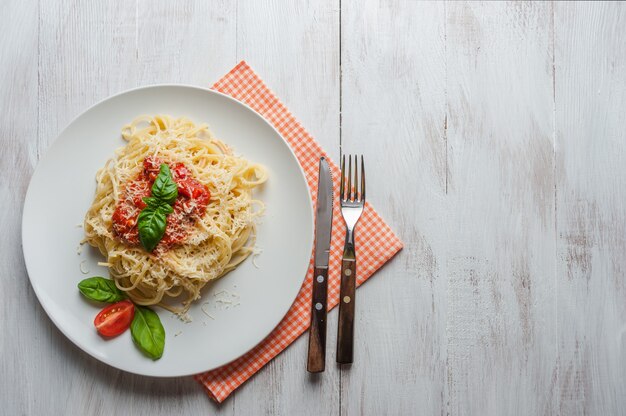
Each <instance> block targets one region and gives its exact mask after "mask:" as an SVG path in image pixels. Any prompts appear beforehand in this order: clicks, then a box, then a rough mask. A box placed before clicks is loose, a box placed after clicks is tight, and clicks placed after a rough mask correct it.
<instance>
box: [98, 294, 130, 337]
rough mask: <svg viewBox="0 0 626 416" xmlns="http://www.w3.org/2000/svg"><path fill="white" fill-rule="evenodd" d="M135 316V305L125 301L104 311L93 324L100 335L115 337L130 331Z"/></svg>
mask: <svg viewBox="0 0 626 416" xmlns="http://www.w3.org/2000/svg"><path fill="white" fill-rule="evenodd" d="M134 316H135V305H133V303H132V302H131V301H129V300H123V301H121V302H117V303H114V304H113V305H109V306H107V307H106V308H104V309H102V310H101V311H100V313H99V314H98V315H97V316H96V319H94V321H93V324H94V325H95V326H96V329H97V330H98V332H99V333H100V335H104V336H105V337H115V336H118V335H119V334H121V333H122V332H124V331H126V330H127V329H128V327H129V326H130V323H131V322H132V321H133V317H134Z"/></svg>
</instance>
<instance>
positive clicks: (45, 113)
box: [0, 0, 626, 416]
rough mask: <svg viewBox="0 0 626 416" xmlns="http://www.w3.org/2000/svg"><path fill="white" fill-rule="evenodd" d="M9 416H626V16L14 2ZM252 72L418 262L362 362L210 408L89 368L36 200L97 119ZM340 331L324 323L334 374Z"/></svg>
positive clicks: (3, 258) (372, 321) (395, 4)
mask: <svg viewBox="0 0 626 416" xmlns="http://www.w3.org/2000/svg"><path fill="white" fill-rule="evenodd" d="M2 16H3V19H2V21H3V23H2V25H0V62H1V65H0V105H1V112H0V140H1V146H0V152H1V155H2V156H1V159H0V178H1V179H0V191H1V199H0V201H1V202H0V226H1V230H0V231H1V234H2V236H1V238H0V270H1V272H0V279H1V285H0V288H1V290H0V314H1V315H0V403H1V404H0V414H2V415H114V414H134V415H150V416H155V415H188V414H229V415H230V414H242V415H248V414H268V415H316V416H318V415H326V414H346V415H355V414H368V415H387V414H389V415H408V414H424V415H435V414H437V415H440V414H441V415H446V414H449V415H543V414H561V415H578V414H580V415H582V414H586V415H587V414H588V415H617V414H626V199H625V198H626V4H620V3H593V4H591V3H587V4H585V3H577V4H571V3H554V4H553V3H484V4H483V3H465V2H450V3H420V2H414V1H402V0H398V1H369V0H368V1H357V0H340V1H338V0H332V1H331V0H324V1H319V0H316V1H308V2H294V1H290V0H284V1H265V2H258V1H255V2H252V1H239V2H233V1H229V0H220V1H210V2H209V1H201V0H198V1H179V2H172V1H154V0H135V1H130V0H126V1H119V2H113V1H73V0H63V1H47V0H46V1H44V0H39V1H34V0H8V1H7V0H5V1H3V2H2ZM241 59H246V60H247V61H248V62H249V63H250V65H252V67H253V68H255V69H256V70H257V72H258V73H259V74H260V75H261V76H262V77H263V78H264V79H265V80H266V82H267V83H268V85H269V86H270V87H271V88H273V89H274V91H275V92H276V93H277V94H278V95H279V97H281V98H282V99H283V101H284V102H285V103H286V104H287V105H288V106H289V107H290V109H291V110H292V111H293V112H294V113H295V114H296V116H297V117H298V118H299V119H300V120H301V121H302V123H303V124H304V125H305V126H306V127H307V129H308V130H309V131H311V132H312V133H313V134H314V135H315V136H316V137H317V139H318V140H319V141H320V142H322V143H323V145H324V146H325V147H326V148H327V149H328V150H329V151H330V153H331V155H334V156H335V157H337V156H338V154H339V144H340V143H342V145H343V148H344V150H345V151H347V152H362V153H364V154H365V155H366V158H367V160H368V162H369V168H368V181H369V183H368V196H369V199H370V200H371V201H372V202H373V204H374V205H375V206H376V207H377V208H378V209H379V211H380V213H381V214H382V215H383V216H384V217H385V218H386V219H387V220H388V222H389V223H390V224H391V225H392V227H393V228H394V229H395V230H397V232H398V233H399V235H400V236H401V238H402V239H403V240H404V242H405V244H406V247H405V249H404V250H403V251H402V252H401V253H400V254H399V255H398V256H397V257H396V258H395V259H394V260H393V261H392V262H391V263H389V264H388V265H387V266H385V267H384V268H383V269H382V270H381V271H380V272H379V273H378V275H377V276H375V277H374V278H373V279H371V280H370V281H369V282H368V283H367V284H366V285H365V286H364V287H363V288H361V289H360V290H359V293H358V302H359V306H358V322H357V343H356V354H357V358H356V363H355V364H354V365H353V366H352V368H349V369H341V370H340V369H338V368H337V367H336V366H335V365H330V366H329V368H328V370H327V371H326V372H325V374H324V375H323V377H320V378H318V379H313V378H311V377H309V376H308V374H307V373H306V371H305V356H306V339H305V338H302V339H300V340H298V342H296V343H295V344H294V345H293V346H292V347H290V348H289V349H288V350H287V351H285V352H284V353H283V354H281V355H280V356H279V357H278V358H277V359H276V360H274V361H273V362H272V363H270V364H269V365H268V366H267V367H266V368H264V369H263V370H262V371H260V372H259V373H258V374H257V375H256V376H255V377H254V378H253V379H251V380H250V381H249V382H248V383H246V384H245V385H244V386H242V387H241V388H240V389H239V390H238V391H236V392H235V393H234V394H233V395H232V396H231V397H230V398H229V399H227V400H226V402H224V403H223V404H222V405H221V406H218V405H216V404H214V403H213V402H211V401H210V400H209V399H208V397H207V396H206V395H205V393H204V392H203V391H202V389H201V388H200V386H199V385H197V384H196V383H195V382H194V381H193V380H192V379H190V378H182V379H151V378H145V377H139V376H134V375H130V374H126V373H123V372H121V371H117V370H115V369H113V368H109V367H108V366H106V365H104V364H100V363H99V362H97V361H96V360H94V359H92V358H91V357H89V356H88V355H87V354H85V353H83V352H82V351H80V350H79V349H78V348H77V347H75V346H74V345H73V344H72V343H71V342H70V341H68V340H67V339H66V338H65V337H64V336H63V335H62V334H61V333H60V332H59V331H58V330H57V329H56V327H55V326H54V325H53V324H52V322H51V321H50V320H49V319H48V317H47V316H46V314H45V313H44V311H43V309H42V308H41V306H40V305H39V303H38V301H37V299H36V297H35V295H34V292H33V290H32V288H31V286H30V283H29V281H28V278H27V275H26V271H25V268H24V261H23V257H22V252H21V246H20V241H21V235H20V220H21V211H22V204H23V199H24V194H25V191H26V188H27V185H28V181H29V179H30V176H31V174H32V172H33V169H34V168H35V166H36V164H37V160H38V159H39V157H40V156H41V154H42V153H43V152H44V151H45V150H46V148H47V147H48V146H49V145H50V143H51V142H52V140H54V138H55V137H56V135H57V134H58V133H59V131H60V130H61V129H62V128H63V127H64V126H65V125H66V124H67V123H68V122H69V121H70V120H72V119H73V118H74V117H75V116H76V115H77V114H79V113H80V112H82V111H83V110H84V109H85V108H86V107H88V106H90V105H91V104H94V103H95V102H97V101H99V100H101V99H103V98H105V97H107V96H109V95H111V94H114V93H117V92H120V91H123V90H125V89H128V88H132V87H136V86H139V85H146V84H154V83H188V84H195V85H203V86H209V85H211V84H212V83H213V82H214V81H215V80H217V79H218V78H219V77H220V76H222V75H223V74H224V73H226V72H227V71H228V70H230V69H231V67H233V66H234V65H235V64H236V63H237V62H238V61H239V60H241ZM336 322H337V314H336V312H333V313H331V314H330V318H329V328H330V329H329V334H328V335H329V340H328V345H329V346H331V348H330V352H329V357H328V358H329V362H331V363H332V362H333V360H334V350H333V348H334V345H335V344H336V342H335V341H336V339H335V337H336V335H335V329H336Z"/></svg>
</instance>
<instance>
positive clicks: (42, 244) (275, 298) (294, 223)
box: [22, 85, 313, 377]
mask: <svg viewBox="0 0 626 416" xmlns="http://www.w3.org/2000/svg"><path fill="white" fill-rule="evenodd" d="M140 114H170V115H172V116H186V117H189V118H191V119H192V120H194V121H195V122H197V123H200V122H206V123H208V124H209V128H210V130H211V131H212V132H213V133H214V134H215V135H216V137H218V138H220V139H222V140H223V141H225V142H226V143H228V144H229V145H231V146H232V147H233V148H234V149H235V151H236V152H237V153H238V154H241V155H242V156H243V157H246V158H248V159H250V160H252V161H255V162H258V163H262V164H263V165H265V166H266V167H267V169H268V170H269V180H268V182H267V183H266V184H264V185H263V187H262V189H261V190H260V191H259V192H257V193H256V194H255V197H256V198H259V199H261V200H263V201H264V202H265V204H266V214H265V216H264V217H263V218H262V220H261V224H260V225H259V227H258V238H257V246H258V247H259V248H260V249H261V250H262V253H261V254H260V255H259V256H258V257H257V258H256V259H255V261H254V263H256V266H255V265H254V264H253V261H252V258H248V260H246V261H245V262H244V263H243V264H242V265H240V266H239V267H238V268H237V269H236V270H235V271H233V272H232V273H230V274H229V275H227V276H226V277H224V278H223V279H219V280H218V281H217V282H215V283H213V284H212V285H210V286H207V287H205V289H204V291H203V296H202V299H201V300H199V301H197V302H196V303H195V304H194V306H192V308H191V309H190V312H189V314H190V315H191V317H192V318H193V321H192V322H190V323H184V322H182V321H180V320H179V319H177V318H176V317H174V316H173V315H172V314H171V313H169V312H167V311H164V310H158V313H159V315H160V317H161V321H162V322H163V325H164V327H165V331H166V342H165V352H164V354H163V357H162V358H161V359H160V360H157V361H152V360H151V359H149V358H146V357H145V356H144V355H142V354H141V352H140V351H139V350H138V349H137V348H136V347H135V346H134V345H133V343H132V340H131V337H130V331H126V332H125V333H124V334H122V335H120V336H118V337H117V338H115V339H112V340H106V341H105V340H103V339H102V338H101V337H100V336H98V334H97V333H96V331H95V328H94V326H93V319H94V317H95V315H96V314H97V313H98V312H99V310H100V309H99V308H98V307H96V306H94V305H93V304H91V303H89V302H87V301H85V299H83V298H82V297H81V295H80V294H79V292H78V289H77V288H76V285H77V283H78V282H79V281H80V280H82V279H84V278H86V277H90V276H96V275H100V276H106V277H108V270H107V268H105V267H99V266H98V265H97V262H98V261H102V257H101V256H100V254H99V253H98V252H97V250H95V249H92V248H91V247H89V246H88V245H84V246H83V249H82V253H81V254H78V253H77V247H78V245H79V242H80V241H81V240H82V239H83V229H82V227H81V226H79V224H82V222H83V218H84V215H85V212H86V211H87V209H88V207H89V206H90V205H91V202H92V200H93V196H94V192H95V184H96V182H95V174H96V171H97V170H98V169H100V168H101V167H102V166H103V165H104V163H105V162H106V161H107V160H108V159H109V158H111V157H112V156H113V151H114V150H115V149H116V148H118V147H120V146H122V145H124V141H123V140H122V138H121V136H120V129H121V127H122V126H123V125H124V124H126V123H128V122H129V121H131V120H132V119H133V118H134V117H136V116H138V115H140ZM22 238H23V248H24V258H25V260H26V266H27V269H28V274H29V276H30V281H31V284H32V285H33V288H34V290H35V293H36V294H37V297H38V298H39V301H40V302H41V304H42V306H43V308H44V309H45V310H46V312H47V313H48V316H49V317H50V318H51V319H52V321H53V322H54V323H55V324H56V326H57V327H58V328H59V329H60V330H61V331H62V332H63V333H64V334H65V335H66V336H67V337H68V338H69V339H70V340H71V341H72V342H74V343H75V344H76V345H78V346H79V347H80V348H81V349H83V350H84V351H86V352H87V353H89V354H90V355H92V356H93V357H95V358H97V359H98V360H100V361H103V362H105V363H107V364H109V365H112V366H114V367H117V368H119V369H122V370H125V371H129V372H132V373H136V374H142V375H149V376H163V377H173V376H183V375H190V374H195V373H200V372H203V371H208V370H211V369H214V368H217V367H220V366H222V365H224V364H226V363H228V362H230V361H232V360H234V359H236V358H237V357H239V356H241V355H243V354H244V353H246V352H247V351H249V350H250V349H252V348H253V347H254V346H255V345H256V344H258V343H259V342H260V341H261V340H262V339H263V338H265V337H266V336H267V335H268V334H269V333H270V332H271V331H272V329H273V328H274V327H275V326H276V325H277V324H278V323H279V322H280V320H281V319H282V318H283V316H284V315H285V314H286V313H287V311H288V310H289V307H290V306H291V304H292V303H293V301H294V300H295V298H296V295H297V294H298V291H299V289H300V286H301V285H302V282H303V279H304V277H305V275H306V272H307V268H308V265H309V260H310V256H311V252H312V244H313V209H312V206H311V198H310V195H309V191H308V187H307V183H306V180H305V177H304V173H303V171H302V169H301V167H300V165H299V164H298V162H297V160H296V157H295V156H294V154H293V152H292V151H291V149H290V148H289V146H288V145H287V143H286V142H285V141H284V140H283V138H282V137H281V136H280V134H279V133H278V132H277V131H276V130H275V129H274V128H273V127H272V126H271V125H270V124H268V123H267V122H266V121H265V120H264V119H263V118H262V117H261V116H260V115H259V114H257V113H256V112H254V111H253V110H251V109H250V108H249V107H247V106H246V105H244V104H242V103H240V102H238V101H236V100H234V99H232V98H230V97H228V96H226V95H223V94H220V93H217V92H214V91H211V90H207V89H203V88H197V87H190V86H180V85H163V86H150V87H145V88H139V89H135V90H131V91H127V92H124V93H122V94H119V95H115V96H113V97H110V98H108V99H106V100H104V101H102V102H100V103H98V104H96V105H95V106H93V107H91V108H90V109H88V110H87V111H85V112H84V113H83V114H81V115H80V116H79V117H78V118H76V119H75V120H74V121H73V122H72V123H71V124H70V125H69V126H68V127H67V128H66V129H65V130H64V131H63V132H62V133H61V134H60V136H59V137H58V138H57V140H56V141H55V142H54V144H53V145H52V146H51V147H50V149H49V150H48V151H47V153H46V155H45V156H44V157H43V158H42V159H41V161H40V163H39V165H38V166H37V169H36V170H35V173H34V175H33V177H32V179H31V182H30V186H29V188H28V193H27V195H26V200H25V203H24V215H23V222H22ZM81 262H82V268H83V269H84V270H87V271H88V273H86V274H83V273H82V272H81ZM257 266H258V268H257ZM223 290H227V291H228V292H229V293H233V292H234V293H235V294H236V295H238V296H239V298H238V300H237V302H239V305H237V306H234V304H235V303H237V302H234V303H233V304H232V305H231V306H230V307H229V308H228V309H226V304H219V305H221V307H218V306H219V305H218V304H217V303H216V302H215V299H216V296H215V294H218V293H219V292H221V291H223ZM224 295H225V293H222V294H221V295H219V296H218V298H221V297H223V296H224ZM233 299H234V297H233ZM203 302H209V303H208V304H204V306H203ZM203 307H204V310H205V311H206V312H208V313H209V314H210V315H211V316H212V317H209V316H207V315H206V314H205V313H204V312H203V311H202V308H203ZM156 309H160V308H156ZM213 318H214V319H213Z"/></svg>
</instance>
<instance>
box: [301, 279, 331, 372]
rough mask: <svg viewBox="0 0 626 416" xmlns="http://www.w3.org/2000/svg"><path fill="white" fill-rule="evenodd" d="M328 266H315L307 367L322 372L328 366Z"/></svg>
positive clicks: (311, 370) (310, 370) (312, 370)
mask: <svg viewBox="0 0 626 416" xmlns="http://www.w3.org/2000/svg"><path fill="white" fill-rule="evenodd" d="M327 290H328V268H318V267H316V268H315V274H314V275H313V301H312V302H311V328H310V330H309V356H308V360H307V366H306V369H307V371H309V372H310V373H320V372H322V371H324V369H325V367H326V300H327Z"/></svg>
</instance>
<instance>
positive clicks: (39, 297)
mask: <svg viewBox="0 0 626 416" xmlns="http://www.w3.org/2000/svg"><path fill="white" fill-rule="evenodd" d="M158 88H184V89H191V90H197V91H202V92H203V93H208V94H214V95H217V96H220V97H222V98H225V99H227V100H229V101H232V102H233V103H235V104H236V105H239V106H242V107H243V108H244V109H246V110H248V111H250V112H252V114H254V115H255V116H256V117H257V118H259V119H260V120H261V121H262V122H263V123H265V124H266V125H267V126H268V127H270V129H272V130H273V131H274V133H275V134H276V135H277V136H278V137H279V138H280V139H281V140H282V142H283V144H284V145H285V146H286V147H287V149H288V151H289V153H290V155H291V157H292V158H293V159H294V161H295V162H296V165H297V166H298V172H299V175H298V177H299V179H300V180H301V181H302V184H303V185H304V186H305V189H306V190H307V194H308V195H309V198H307V205H306V206H307V208H308V209H307V212H306V213H307V214H308V217H309V221H308V222H309V226H310V230H311V233H310V236H309V244H308V246H310V247H311V252H312V250H313V243H314V240H315V214H314V212H315V211H314V207H313V200H312V197H311V190H310V188H309V184H308V180H307V177H306V173H305V171H304V168H303V167H302V165H301V163H300V161H299V160H298V157H297V156H296V154H295V152H294V150H293V148H292V147H291V145H290V144H289V143H288V142H287V140H286V139H285V137H284V136H283V135H282V134H281V133H280V132H279V131H278V129H276V127H274V126H273V125H272V124H271V123H270V122H269V121H268V120H267V119H266V118H265V117H263V115H261V114H260V113H259V112H258V111H256V110H254V109H253V108H252V107H250V106H249V105H248V104H246V103H244V102H242V101H239V100H237V99H236V98H234V97H231V96H230V95H227V94H225V93H223V92H220V91H216V90H213V89H210V88H207V87H202V86H197V85H192V84H179V83H160V84H159V83H157V84H147V85H142V86H138V87H134V88H130V89H127V90H124V91H121V92H118V93H115V94H112V95H109V96H107V97H105V98H103V99H101V100H99V101H97V102H95V103H94V104H92V105H90V106H89V107H87V108H85V109H84V110H83V111H81V112H80V113H78V114H77V115H76V116H75V117H73V118H72V120H71V121H70V122H68V123H67V124H66V125H65V126H64V127H63V129H61V130H60V131H59V133H57V134H56V136H55V138H54V139H53V140H52V141H51V142H50V143H49V144H48V146H47V147H46V149H45V150H44V151H43V153H42V154H41V156H40V157H39V159H38V160H37V163H36V165H35V168H34V169H33V172H32V174H31V176H30V178H29V180H28V187H27V190H26V194H25V196H24V202H23V203H22V220H21V225H20V232H21V239H20V240H21V243H22V257H23V258H24V265H25V268H26V274H27V275H28V280H29V282H30V286H31V287H32V289H33V291H34V292H35V296H36V297H37V301H38V302H39V304H40V305H41V307H42V308H43V310H44V311H45V312H46V315H47V317H48V318H49V319H50V320H51V321H52V323H53V324H54V326H55V327H56V328H57V329H58V330H59V331H60V332H61V333H62V334H63V335H64V336H65V337H66V338H67V339H68V340H70V341H71V342H72V344H74V345H75V346H77V347H78V348H79V349H80V350H81V351H83V352H85V353H86V354H87V355H89V356H90V357H93V358H94V359H95V360H97V361H99V362H102V363H104V364H107V365H109V366H111V367H113V368H116V369H118V370H121V371H125V372H127V373H130V374H136V375H140V376H144V377H155V378H175V377H186V376H194V375H198V374H202V373H205V372H209V371H213V370H215V369H218V368H221V367H224V366H226V365H228V364H230V363H232V362H234V361H236V360H238V359H239V358H241V357H243V356H244V355H246V354H247V353H249V352H250V351H252V350H253V349H254V348H256V347H257V346H258V345H259V344H261V343H262V342H263V341H264V340H265V339H266V338H267V337H268V336H269V335H270V334H271V333H272V332H273V331H274V330H275V329H276V327H277V326H278V325H279V324H280V323H281V322H282V321H283V319H284V318H285V316H286V315H287V313H288V312H289V310H290V309H291V307H292V306H293V305H294V303H295V301H296V300H297V298H298V294H299V293H300V290H301V289H302V285H303V284H304V282H305V281H306V277H307V274H308V270H309V267H310V264H311V261H310V257H309V261H308V262H307V263H306V267H303V268H304V270H303V274H302V280H301V281H300V284H299V285H298V289H297V291H296V293H295V294H294V297H293V300H292V301H291V302H290V303H289V305H288V306H287V308H286V309H285V311H284V312H282V313H281V314H280V320H278V322H276V323H275V324H274V325H273V326H272V327H271V328H270V329H269V331H268V332H267V333H266V334H265V335H264V336H263V337H262V338H261V339H260V340H259V341H258V342H257V343H255V344H254V345H252V346H251V347H250V348H248V349H247V350H246V351H244V352H243V353H242V354H241V355H239V356H237V357H235V358H233V359H232V360H230V361H227V362H224V363H222V364H220V365H219V366H214V367H209V368H207V369H202V370H199V371H194V372H177V373H172V372H169V373H170V374H146V373H143V372H140V371H133V370H130V369H127V368H122V366H120V365H118V364H116V363H115V362H113V361H111V360H108V359H103V358H102V357H97V356H96V355H94V354H92V352H91V351H89V348H88V347H87V346H86V345H83V343H82V342H80V341H79V340H78V339H77V338H75V337H74V336H72V335H70V333H69V331H66V330H65V329H64V327H63V325H60V323H59V322H58V320H57V319H55V317H54V316H53V314H52V313H51V312H50V310H49V307H50V305H47V304H46V302H44V301H43V300H42V299H43V297H42V295H43V293H40V288H38V285H36V284H33V279H32V277H31V270H30V269H31V267H29V261H28V258H27V254H26V250H25V245H24V240H25V233H24V229H25V227H26V216H25V215H24V211H25V207H26V206H27V205H28V204H29V201H30V200H31V199H32V198H33V196H32V192H33V188H32V182H33V178H34V177H35V175H36V174H37V171H38V169H40V167H41V164H42V162H43V161H44V160H46V159H47V158H48V157H50V156H49V155H50V149H51V148H52V147H53V146H55V145H56V144H57V141H58V140H59V138H60V137H61V136H63V135H64V134H65V132H66V131H67V130H68V129H69V128H70V127H71V126H72V125H74V123H76V122H77V120H79V119H80V118H81V117H83V116H84V115H85V114H86V113H88V112H89V111H91V110H93V109H94V108H95V107H98V106H99V105H101V104H103V103H105V102H107V101H109V100H112V99H114V98H117V97H119V96H122V95H125V94H129V93H132V92H136V91H140V90H147V89H158Z"/></svg>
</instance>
